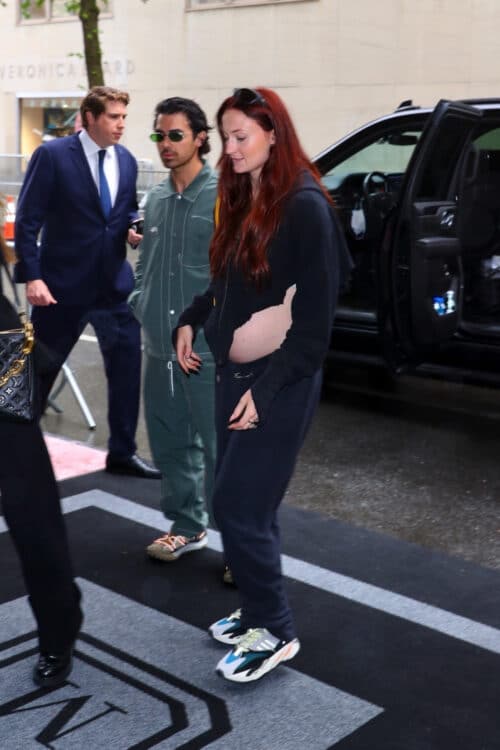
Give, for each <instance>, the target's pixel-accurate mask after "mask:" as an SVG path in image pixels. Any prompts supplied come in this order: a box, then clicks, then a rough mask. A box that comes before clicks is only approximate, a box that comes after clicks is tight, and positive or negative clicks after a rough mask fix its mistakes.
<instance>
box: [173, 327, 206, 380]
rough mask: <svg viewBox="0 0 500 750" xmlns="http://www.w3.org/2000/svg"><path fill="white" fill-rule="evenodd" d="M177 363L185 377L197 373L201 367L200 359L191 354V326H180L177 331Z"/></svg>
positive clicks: (194, 353)
mask: <svg viewBox="0 0 500 750" xmlns="http://www.w3.org/2000/svg"><path fill="white" fill-rule="evenodd" d="M175 351H176V354H177V361H178V363H179V367H180V368H181V370H184V372H185V373H186V375H189V373H191V372H198V370H199V369H200V367H201V359H200V357H199V356H198V355H197V354H196V352H193V329H192V328H191V326H181V327H180V328H178V329H177V343H176V346H175Z"/></svg>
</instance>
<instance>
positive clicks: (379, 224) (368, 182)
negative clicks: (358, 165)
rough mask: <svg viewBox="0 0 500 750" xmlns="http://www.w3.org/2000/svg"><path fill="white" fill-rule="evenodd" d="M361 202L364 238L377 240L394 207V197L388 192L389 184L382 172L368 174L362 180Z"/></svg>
mask: <svg viewBox="0 0 500 750" xmlns="http://www.w3.org/2000/svg"><path fill="white" fill-rule="evenodd" d="M363 202H364V205H365V215H366V233H365V238H366V239H368V240H373V239H378V238H380V237H381V235H382V232H383V227H384V222H385V218H386V216H387V214H388V213H389V211H390V210H391V208H392V207H393V205H394V195H393V194H392V193H391V192H390V191H389V183H388V180H387V177H386V175H385V174H384V173H383V172H368V174H367V175H366V177H365V179H364V180H363Z"/></svg>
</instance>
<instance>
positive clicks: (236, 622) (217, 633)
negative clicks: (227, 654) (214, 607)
mask: <svg viewBox="0 0 500 750" xmlns="http://www.w3.org/2000/svg"><path fill="white" fill-rule="evenodd" d="M208 632H209V633H210V635H211V636H212V638H215V640H216V641H219V643H226V644H228V645H229V646H234V645H235V644H236V643H238V641H239V640H240V638H241V636H242V635H245V633H246V630H243V628H242V627H241V609H237V610H236V612H233V613H232V614H230V615H229V617H223V618H222V620H217V622H214V624H213V625H210V627H209V628H208Z"/></svg>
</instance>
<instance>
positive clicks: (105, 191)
mask: <svg viewBox="0 0 500 750" xmlns="http://www.w3.org/2000/svg"><path fill="white" fill-rule="evenodd" d="M105 156H106V149H105V148H102V149H101V150H100V151H99V197H100V198H101V206H102V211H103V213H104V216H105V217H106V219H107V218H108V216H109V214H110V213H111V193H110V192H109V185H108V181H107V179H106V175H105V174H104V157H105Z"/></svg>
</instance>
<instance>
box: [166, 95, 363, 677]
mask: <svg viewBox="0 0 500 750" xmlns="http://www.w3.org/2000/svg"><path fill="white" fill-rule="evenodd" d="M217 125H218V129H219V133H220V135H221V137H222V139H223V142H224V151H223V154H222V156H221V158H220V161H219V167H220V179H219V220H218V225H217V228H216V231H215V234H214V237H213V240H212V244H211V248H210V265H211V273H212V283H211V285H210V288H209V289H208V290H207V292H206V293H205V294H204V295H202V296H200V297H196V298H195V299H194V300H193V303H192V305H191V307H190V308H188V309H187V310H186V311H185V312H184V313H183V315H182V316H181V318H180V320H179V327H178V329H177V357H178V361H179V364H180V366H181V367H182V369H183V370H184V371H185V372H186V373H187V374H189V373H190V372H195V371H196V370H197V369H198V368H199V367H200V365H201V360H200V358H199V356H198V355H197V354H196V353H195V351H193V348H192V347H193V341H194V338H195V335H196V331H197V329H198V328H199V327H200V326H201V325H203V326H204V329H205V334H206V337H207V340H208V342H209V345H210V347H211V349H212V351H213V353H214V356H215V360H216V365H217V375H216V420H217V425H216V426H217V438H218V443H217V449H218V457H217V470H216V484H215V491H214V500H213V503H214V506H213V507H214V515H215V519H216V521H217V524H218V526H219V529H220V531H221V534H222V540H223V545H224V554H225V558H226V560H227V563H228V565H229V566H230V568H231V570H232V572H233V574H234V577H235V579H236V582H237V585H238V592H239V596H240V608H239V609H238V610H237V611H236V612H234V613H233V614H231V615H229V616H228V617H225V618H223V619H222V620H219V621H218V622H216V623H214V624H213V625H212V626H211V627H210V633H211V634H212V636H213V637H214V638H215V639H216V640H218V641H221V642H222V643H226V644H229V645H230V646H232V650H231V651H230V652H229V653H228V654H226V656H225V657H224V658H223V659H221V660H220V661H219V663H218V665H217V671H218V672H219V674H221V675H222V676H223V677H225V678H227V679H229V680H233V681H236V682H248V681H250V680H256V679H259V678H260V677H262V675H264V674H265V673H266V672H269V671H270V670H271V669H273V668H274V667H276V666H277V665H278V664H279V663H280V662H282V661H287V660H289V659H291V658H292V657H293V656H295V654H296V653H297V652H298V650H299V648H300V643H299V640H298V638H297V635H296V631H295V627H294V623H293V618H292V614H291V611H290V607H289V605H288V601H287V597H286V594H285V590H284V585H283V578H282V574H281V564H280V541H279V527H278V520H277V510H278V507H279V504H280V502H281V500H282V498H283V495H284V493H285V490H286V487H287V485H288V482H289V480H290V478H291V476H292V473H293V469H294V465H295V461H296V458H297V454H298V452H299V449H300V447H301V445H302V443H303V440H304V437H305V434H306V431H307V428H308V427H309V424H310V422H311V418H312V416H313V413H314V410H315V408H316V406H317V403H318V400H319V396H320V387H321V372H322V363H323V359H324V357H325V354H326V352H327V350H328V346H329V342H330V336H331V330H332V324H333V317H334V312H335V305H336V301H337V294H338V289H339V285H340V284H341V283H342V282H343V281H344V279H345V277H346V275H347V273H348V271H349V268H350V259H349V256H348V253H347V250H346V248H345V244H344V241H343V239H342V235H341V233H340V231H339V229H338V227H337V224H336V221H335V218H334V215H333V211H332V207H331V204H330V201H329V198H328V196H327V194H326V193H325V191H324V189H323V188H322V186H321V184H320V182H319V177H318V174H317V172H316V170H315V169H314V167H313V166H312V165H311V163H310V162H309V160H308V158H307V157H306V155H305V153H304V151H303V150H302V148H301V146H300V143H299V140H298V138H297V134H296V132H295V128H294V126H293V123H292V121H291V119H290V116H289V114H288V112H287V110H286V108H285V106H284V104H283V102H282V101H281V99H280V98H279V96H278V95H277V94H276V93H275V92H274V91H271V90H270V89H266V88H258V89H255V90H254V89H237V90H236V91H235V92H234V93H233V95H232V96H230V97H229V98H228V99H226V100H225V101H224V102H223V103H222V105H221V107H220V108H219V111H218V113H217Z"/></svg>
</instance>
